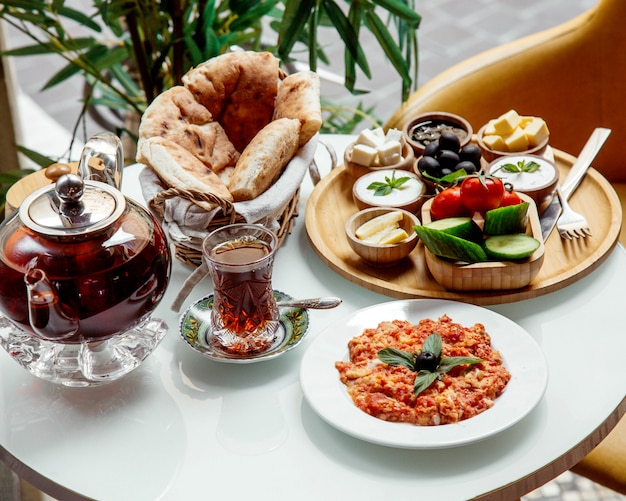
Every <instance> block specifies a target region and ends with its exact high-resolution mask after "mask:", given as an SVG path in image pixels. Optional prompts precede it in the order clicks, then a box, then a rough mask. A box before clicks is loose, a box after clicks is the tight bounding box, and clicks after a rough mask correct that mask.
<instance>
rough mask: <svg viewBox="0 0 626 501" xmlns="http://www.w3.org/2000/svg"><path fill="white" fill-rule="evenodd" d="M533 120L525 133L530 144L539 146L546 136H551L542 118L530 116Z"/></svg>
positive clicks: (525, 129)
mask: <svg viewBox="0 0 626 501" xmlns="http://www.w3.org/2000/svg"><path fill="white" fill-rule="evenodd" d="M530 118H531V120H530V121H529V122H528V124H527V125H526V127H525V128H524V133H525V134H526V138H527V139H528V144H529V145H530V146H532V147H534V146H538V145H539V144H540V143H541V142H542V141H544V140H545V139H546V138H548V137H550V131H549V130H548V126H547V124H546V122H545V120H543V119H542V118H538V117H530Z"/></svg>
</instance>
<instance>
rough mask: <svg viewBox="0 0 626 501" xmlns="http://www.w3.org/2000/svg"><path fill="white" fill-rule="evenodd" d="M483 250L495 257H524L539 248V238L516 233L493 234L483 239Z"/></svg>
mask: <svg viewBox="0 0 626 501" xmlns="http://www.w3.org/2000/svg"><path fill="white" fill-rule="evenodd" d="M484 245H485V252H486V253H487V254H488V255H489V256H490V257H492V258H495V259H505V260H510V259H513V260H515V259H524V258H527V257H529V256H530V255H531V254H532V253H533V252H535V251H536V250H537V249H538V248H539V245H540V243H539V240H537V239H536V238H533V237H531V236H530V235H524V234H522V233H517V234H515V235H494V236H491V237H488V238H487V239H485V244H484Z"/></svg>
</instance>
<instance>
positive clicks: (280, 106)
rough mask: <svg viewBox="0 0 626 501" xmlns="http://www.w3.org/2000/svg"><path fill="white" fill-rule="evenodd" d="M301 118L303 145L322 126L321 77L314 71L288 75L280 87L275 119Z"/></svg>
mask: <svg viewBox="0 0 626 501" xmlns="http://www.w3.org/2000/svg"><path fill="white" fill-rule="evenodd" d="M279 118H297V119H298V120H300V124H301V129H300V141H299V145H300V146H303V145H304V144H306V143H308V142H309V140H310V139H311V138H312V137H313V136H314V135H315V134H317V133H318V132H319V130H320V128H321V127H322V110H321V106H320V79H319V77H318V76H317V74H316V73H313V72H312V71H299V72H297V73H292V74H291V75H289V76H288V77H286V78H285V79H284V80H283V81H282V83H281V84H280V86H279V87H278V93H277V95H276V103H275V106H274V115H273V120H276V119H279Z"/></svg>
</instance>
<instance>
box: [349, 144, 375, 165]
mask: <svg viewBox="0 0 626 501" xmlns="http://www.w3.org/2000/svg"><path fill="white" fill-rule="evenodd" d="M377 154H378V152H377V151H376V149H375V148H372V147H371V146H367V145H365V144H355V145H354V147H353V148H352V155H351V157H350V160H352V161H353V162H354V163H356V164H359V165H364V166H365V167H369V166H370V165H372V164H373V163H374V162H375V160H376V155H377Z"/></svg>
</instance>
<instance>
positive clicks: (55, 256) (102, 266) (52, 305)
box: [0, 203, 171, 343]
mask: <svg viewBox="0 0 626 501" xmlns="http://www.w3.org/2000/svg"><path fill="white" fill-rule="evenodd" d="M129 205H130V206H133V205H134V203H129ZM5 223H6V225H5V228H4V232H3V237H2V239H0V311H2V313H4V314H5V315H6V316H7V317H8V318H9V319H10V320H11V321H12V322H13V323H15V324H16V325H18V326H19V327H20V328H21V329H23V330H25V331H27V332H31V333H34V334H36V335H38V336H39V337H42V338H44V339H48V340H52V341H58V342H62V343H75V342H80V341H82V340H85V339H87V340H90V339H92V340H102V339H107V338H109V337H111V336H113V335H114V334H116V333H119V332H123V331H126V330H128V329H129V328H130V327H132V326H133V325H135V324H137V323H138V322H139V321H141V320H143V319H144V318H146V317H147V315H148V314H149V313H150V312H151V311H152V310H153V309H154V307H155V306H156V304H157V303H158V302H159V301H160V299H161V297H162V296H163V293H164V291H165V288H166V286H167V282H168V278H169V270H170V267H171V262H170V254H169V250H168V247H167V241H166V238H165V235H164V234H163V231H162V229H161V227H160V226H159V225H158V224H157V223H156V222H154V221H153V220H152V218H151V217H150V216H148V215H147V214H143V213H141V212H139V211H136V210H133V211H129V210H127V211H126V212H125V214H124V215H122V216H121V217H120V218H119V220H118V221H117V222H116V223H115V224H114V225H113V226H112V227H111V228H109V229H108V230H107V231H106V232H102V233H101V234H99V235H97V236H94V237H93V238H89V239H84V240H78V241H65V240H54V239H48V238H45V237H43V236H41V235H39V234H37V233H36V232H34V231H33V230H31V229H29V228H27V227H25V226H21V225H20V224H19V218H13V219H11V220H10V221H6V222H5Z"/></svg>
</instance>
